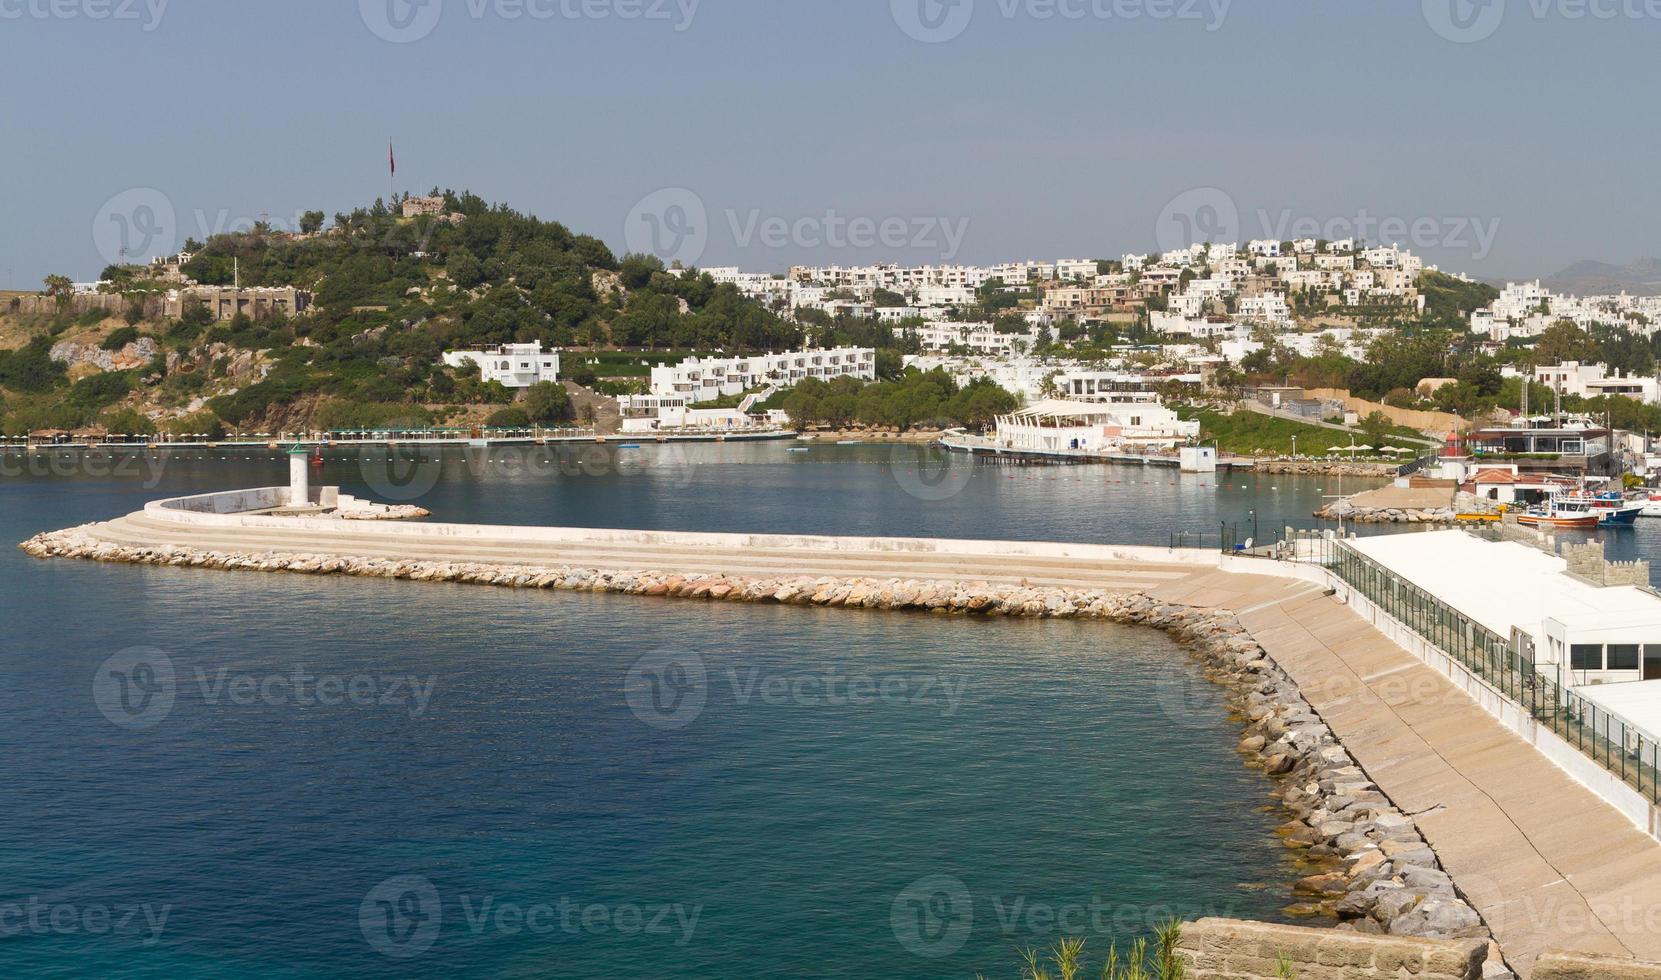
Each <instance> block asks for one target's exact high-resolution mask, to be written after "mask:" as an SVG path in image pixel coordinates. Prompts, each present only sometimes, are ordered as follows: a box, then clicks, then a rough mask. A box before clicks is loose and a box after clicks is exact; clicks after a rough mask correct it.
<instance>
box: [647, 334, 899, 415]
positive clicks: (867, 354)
mask: <svg viewBox="0 0 1661 980" xmlns="http://www.w3.org/2000/svg"><path fill="white" fill-rule="evenodd" d="M841 377H854V378H859V379H860V380H862V381H875V380H876V379H877V352H876V351H875V350H874V349H872V348H869V347H840V348H837V349H835V350H811V351H795V352H792V353H788V354H756V355H753V356H750V357H723V358H707V359H706V358H698V357H691V358H687V359H686V360H684V361H682V362H680V363H679V364H670V365H665V366H663V367H655V368H653V369H652V394H654V395H684V396H686V397H688V398H689V399H690V401H689V403H690V404H696V403H698V402H705V401H714V400H715V399H717V398H720V397H721V396H723V395H738V394H742V393H744V392H745V391H750V390H752V389H756V388H790V387H794V386H795V385H798V384H800V383H801V382H803V381H805V380H807V379H808V378H818V379H820V380H822V381H829V380H830V379H832V378H841Z"/></svg>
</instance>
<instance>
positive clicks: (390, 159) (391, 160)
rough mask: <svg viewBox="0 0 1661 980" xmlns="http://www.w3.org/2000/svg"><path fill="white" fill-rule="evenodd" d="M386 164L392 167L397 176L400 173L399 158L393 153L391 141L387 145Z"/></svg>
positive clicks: (393, 173)
mask: <svg viewBox="0 0 1661 980" xmlns="http://www.w3.org/2000/svg"><path fill="white" fill-rule="evenodd" d="M386 164H387V166H388V167H390V168H392V175H393V176H394V177H396V176H397V175H398V158H397V157H395V156H393V155H392V144H391V143H388V144H387V145H386Z"/></svg>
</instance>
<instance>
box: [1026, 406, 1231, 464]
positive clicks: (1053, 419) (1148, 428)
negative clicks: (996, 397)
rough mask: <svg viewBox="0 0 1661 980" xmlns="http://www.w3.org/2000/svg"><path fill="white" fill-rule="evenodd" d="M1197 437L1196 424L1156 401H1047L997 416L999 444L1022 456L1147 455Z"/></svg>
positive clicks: (1169, 448)
mask: <svg viewBox="0 0 1661 980" xmlns="http://www.w3.org/2000/svg"><path fill="white" fill-rule="evenodd" d="M1199 434H1200V424H1199V422H1197V421H1194V422H1185V421H1183V420H1182V419H1181V418H1179V417H1177V414H1176V413H1175V412H1173V411H1171V410H1170V409H1168V408H1166V407H1165V406H1164V405H1160V404H1157V403H1143V404H1131V405H1112V404H1099V403H1096V402H1075V401H1063V400H1059V399H1050V400H1046V401H1041V402H1038V403H1037V404H1034V405H1030V406H1028V407H1026V408H1023V409H1021V410H1019V411H1016V412H1011V413H1010V414H1008V415H1005V416H1002V417H1000V418H999V419H998V434H997V442H998V444H999V445H1000V446H1001V447H1002V448H1005V449H1013V450H1016V451H1020V452H1049V453H1069V452H1076V453H1081V454H1094V453H1111V452H1147V451H1153V450H1171V449H1175V448H1176V447H1177V446H1179V445H1182V444H1183V443H1186V442H1188V441H1189V440H1191V439H1195V438H1198V437H1199Z"/></svg>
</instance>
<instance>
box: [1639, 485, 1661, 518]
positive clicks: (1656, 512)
mask: <svg viewBox="0 0 1661 980" xmlns="http://www.w3.org/2000/svg"><path fill="white" fill-rule="evenodd" d="M1639 499H1641V500H1643V501H1644V509H1643V510H1641V511H1639V512H1638V516H1639V517H1661V491H1651V492H1650V493H1649V494H1648V495H1647V496H1645V497H1641V498H1639Z"/></svg>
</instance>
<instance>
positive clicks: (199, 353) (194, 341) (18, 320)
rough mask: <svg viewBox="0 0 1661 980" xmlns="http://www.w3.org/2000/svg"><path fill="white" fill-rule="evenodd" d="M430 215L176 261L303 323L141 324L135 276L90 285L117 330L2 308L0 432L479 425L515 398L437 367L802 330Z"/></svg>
mask: <svg viewBox="0 0 1661 980" xmlns="http://www.w3.org/2000/svg"><path fill="white" fill-rule="evenodd" d="M442 196H443V198H444V200H445V210H446V212H447V213H445V214H442V215H436V216H421V217H415V218H404V217H402V216H401V215H400V213H399V209H398V208H397V207H396V206H388V205H387V204H386V203H384V202H381V201H377V202H376V203H375V204H374V205H373V206H372V207H366V208H359V209H357V210H355V211H352V212H351V213H341V214H337V215H335V217H334V221H333V223H332V225H330V226H329V227H327V228H324V227H322V226H323V224H324V219H323V216H322V215H321V214H320V213H318V212H313V213H312V214H310V215H308V216H307V221H306V222H305V223H304V224H303V227H305V228H306V231H304V232H302V233H298V234H295V233H287V232H279V231H274V230H272V229H269V228H266V227H255V228H254V229H253V230H252V231H250V232H247V233H240V234H230V235H220V236H216V237H214V238H212V239H211V240H209V241H207V242H190V243H188V244H187V251H191V252H194V253H195V255H194V258H193V259H192V261H190V262H189V263H188V264H187V265H186V266H185V267H184V269H183V272H184V274H185V275H186V276H188V277H189V278H191V279H194V280H196V281H198V282H200V283H201V284H203V285H229V284H231V283H232V282H233V280H235V279H236V278H237V277H240V281H241V284H242V285H243V286H245V287H246V286H295V287H298V288H300V289H306V290H310V291H312V293H313V296H314V305H313V306H312V307H311V308H310V309H309V310H307V311H305V312H304V313H301V314H299V315H297V316H293V317H288V316H283V315H280V314H279V315H274V316H271V317H268V318H262V319H259V320H252V319H249V318H248V317H246V316H241V315H239V316H238V317H237V318H235V319H233V320H230V321H225V322H217V323H216V322H214V321H213V319H212V318H211V316H209V315H208V313H207V311H206V310H203V309H188V308H187V309H186V310H185V311H184V312H183V315H182V316H181V317H179V318H176V319H164V318H161V317H159V316H156V315H154V313H153V312H151V313H150V315H148V316H147V315H146V311H145V310H144V307H143V301H144V300H145V298H146V297H152V303H151V308H152V311H153V309H154V306H155V303H154V300H153V297H154V296H155V294H157V293H158V292H161V291H165V290H166V289H167V288H169V284H166V283H158V282H154V281H151V280H150V279H149V278H148V277H149V275H150V271H149V270H148V269H147V268H141V267H112V268H110V269H107V270H105V278H107V279H110V280H111V281H112V283H113V285H112V286H111V287H110V289H111V290H112V291H115V292H119V293H122V294H123V295H124V297H125V298H124V299H123V300H122V305H123V308H124V309H126V310H127V312H126V314H125V315H124V316H123V315H110V314H108V313H102V312H98V311H90V312H85V313H77V312H76V307H75V306H74V304H73V297H68V296H65V297H62V298H61V302H60V307H59V312H58V313H57V314H55V315H40V314H35V315H23V314H21V313H19V312H17V306H16V304H15V303H10V301H8V303H9V306H10V309H11V312H10V313H8V314H6V315H4V316H0V347H4V348H7V349H6V350H3V351H0V399H3V401H0V429H4V431H5V432H7V433H8V434H20V433H22V432H26V431H31V430H39V429H45V428H63V429H73V428H77V427H81V426H88V425H96V424H104V425H106V426H108V427H109V428H110V430H111V431H123V432H129V431H149V430H148V429H146V428H145V425H146V424H147V423H148V424H150V425H152V426H153V425H154V424H155V423H154V422H151V421H150V419H151V417H160V420H161V425H162V426H163V427H164V428H166V427H169V426H173V427H176V428H177V429H179V430H180V431H194V432H202V431H212V430H213V429H214V428H215V427H217V426H220V425H227V426H237V427H241V428H243V429H245V430H247V429H255V430H260V431H274V430H276V429H278V428H281V427H284V426H301V425H317V426H319V427H323V426H352V425H359V424H381V423H383V422H387V421H391V420H394V419H396V420H400V421H403V422H406V423H420V422H425V421H432V420H442V419H452V420H453V419H457V418H466V417H471V418H481V417H483V416H484V415H485V414H488V412H489V411H490V409H489V406H492V405H499V404H500V403H503V402H506V401H510V400H511V399H512V395H511V393H509V392H508V391H507V390H506V389H503V388H501V387H500V386H497V385H494V384H492V385H485V384H482V383H481V382H480V381H479V380H478V376H477V372H476V371H470V370H452V369H447V368H444V367H442V366H441V358H440V355H441V354H442V352H443V351H445V350H454V349H473V348H478V347H483V346H489V345H495V344H501V343H512V342H532V341H541V342H543V343H545V344H547V345H549V346H556V347H567V348H571V347H576V348H587V349H593V350H596V351H598V350H610V349H614V348H617V347H628V348H651V349H657V350H675V351H687V350H727V351H750V350H765V349H782V348H788V347H793V346H797V345H799V344H801V343H802V341H803V337H802V332H801V328H800V327H799V326H798V325H796V324H794V323H791V322H789V321H787V320H785V319H782V318H781V317H779V316H777V315H776V314H774V313H773V312H771V311H769V310H768V309H765V308H764V307H762V306H761V305H759V304H757V303H755V302H753V301H751V300H749V299H747V298H745V297H744V296H743V295H742V294H741V293H739V292H738V291H737V289H735V288H734V287H732V286H730V285H716V284H715V283H714V282H713V281H712V280H711V279H710V278H709V277H708V276H707V275H701V274H699V273H697V271H696V270H686V271H682V270H667V269H665V268H664V267H663V264H662V263H661V262H660V261H659V260H657V259H656V258H654V257H649V256H632V255H631V256H623V257H621V258H619V257H618V256H616V255H614V254H613V253H612V252H611V250H610V249H609V248H608V247H607V246H606V245H605V243H603V242H601V241H600V240H599V239H597V238H594V237H592V236H589V235H581V234H576V233H574V232H572V231H571V230H570V229H568V228H566V227H565V226H564V225H562V224H560V223H558V222H555V221H545V220H541V219H539V218H536V217H534V216H532V215H527V214H523V213H520V212H518V211H515V210H513V209H511V208H509V207H507V206H505V205H490V204H487V203H486V202H485V201H484V200H483V199H481V198H479V197H477V196H476V195H473V194H471V193H460V194H457V193H453V192H444V193H443V195H442ZM4 309H5V308H0V311H3V310H4ZM823 339H834V338H823ZM65 343H68V344H73V345H75V349H76V350H78V351H81V352H83V353H82V356H81V359H80V360H79V361H76V360H74V359H71V360H69V362H68V363H67V364H65V363H62V361H63V359H62V358H60V359H59V360H53V359H52V357H51V356H50V354H51V351H52V350H53V348H54V347H61V346H62V345H64V344H65ZM105 348H108V349H110V350H111V351H112V352H113V353H116V354H120V355H123V357H124V360H125V362H131V361H132V360H133V358H134V356H137V357H138V358H139V359H140V361H141V362H142V363H140V364H138V365H137V366H134V365H132V364H131V363H119V364H117V365H114V366H111V365H107V364H95V363H92V362H93V361H95V360H103V361H108V360H109V358H99V357H98V356H97V355H89V354H86V353H85V352H88V351H95V350H99V349H105ZM572 360H573V361H577V360H580V358H578V357H573V358H572ZM568 363H569V362H568ZM623 373H632V372H630V371H629V369H627V368H625V369H624V372H623ZM95 376H102V377H101V379H100V380H97V381H95V382H94V381H91V378H93V377H95ZM89 382H90V383H89Z"/></svg>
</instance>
